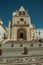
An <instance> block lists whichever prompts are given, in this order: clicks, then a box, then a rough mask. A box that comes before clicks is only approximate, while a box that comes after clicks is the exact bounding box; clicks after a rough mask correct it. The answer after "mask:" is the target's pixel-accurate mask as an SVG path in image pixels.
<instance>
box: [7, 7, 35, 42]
mask: <svg viewBox="0 0 43 65" xmlns="http://www.w3.org/2000/svg"><path fill="white" fill-rule="evenodd" d="M34 29H35V26H34V25H33V24H32V23H31V20H30V15H29V14H28V12H27V11H26V10H25V9H24V7H23V6H21V8H20V9H19V10H18V11H16V12H14V13H13V15H12V21H11V22H9V37H8V38H10V39H13V40H15V41H16V40H26V41H30V40H32V39H33V38H35V33H34Z"/></svg>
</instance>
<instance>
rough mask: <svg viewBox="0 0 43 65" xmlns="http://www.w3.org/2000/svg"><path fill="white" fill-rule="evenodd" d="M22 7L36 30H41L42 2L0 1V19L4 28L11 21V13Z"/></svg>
mask: <svg viewBox="0 0 43 65" xmlns="http://www.w3.org/2000/svg"><path fill="white" fill-rule="evenodd" d="M21 6H23V7H24V8H25V10H28V13H29V15H30V18H31V22H32V23H33V24H35V26H36V28H43V0H0V18H2V20H3V23H4V25H5V26H7V27H8V21H9V20H12V13H13V12H15V11H16V10H19V8H20V7H21Z"/></svg>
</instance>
